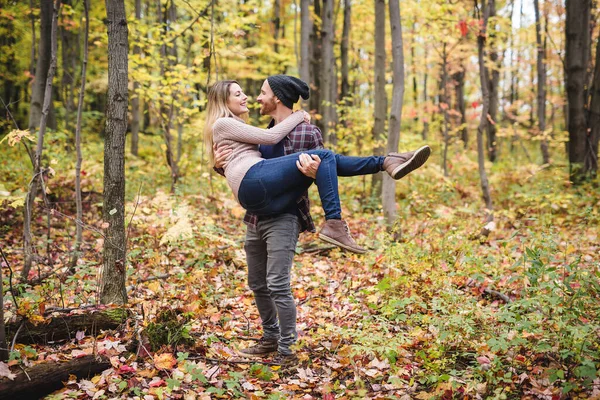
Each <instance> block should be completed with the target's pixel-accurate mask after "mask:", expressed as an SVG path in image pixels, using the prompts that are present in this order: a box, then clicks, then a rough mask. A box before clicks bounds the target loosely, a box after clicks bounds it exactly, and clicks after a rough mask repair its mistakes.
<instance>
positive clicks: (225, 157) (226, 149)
mask: <svg viewBox="0 0 600 400" xmlns="http://www.w3.org/2000/svg"><path fill="white" fill-rule="evenodd" d="M232 152H233V150H232V149H231V147H230V146H227V145H225V144H222V145H220V146H219V145H216V144H214V145H213V153H214V158H215V168H225V165H226V164H227V161H229V157H231V153H232Z"/></svg>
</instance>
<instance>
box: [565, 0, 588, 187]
mask: <svg viewBox="0 0 600 400" xmlns="http://www.w3.org/2000/svg"><path fill="white" fill-rule="evenodd" d="M590 6H591V5H590V1H589V0H567V2H566V15H567V19H566V29H565V31H566V44H565V48H566V57H565V64H566V66H565V69H566V74H565V79H566V87H567V101H568V104H569V124H568V130H569V175H570V179H571V181H573V182H574V183H576V184H578V183H581V182H582V181H584V180H585V179H586V178H587V176H586V172H585V168H584V164H585V154H586V150H587V147H588V146H587V143H586V142H587V139H588V135H587V127H588V125H587V121H586V115H585V105H586V98H585V92H584V91H585V86H586V83H587V82H586V70H587V67H588V63H589V59H588V57H589V49H590V41H591V39H590Z"/></svg>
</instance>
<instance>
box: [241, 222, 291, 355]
mask: <svg viewBox="0 0 600 400" xmlns="http://www.w3.org/2000/svg"><path fill="white" fill-rule="evenodd" d="M299 233H300V222H299V221H298V217H297V216H295V215H292V214H282V215H279V216H277V217H273V218H270V219H267V220H264V221H259V222H258V226H257V227H256V229H254V228H252V227H248V230H247V232H246V243H245V245H244V248H245V250H246V260H247V263H248V286H249V287H250V289H252V291H253V292H254V299H255V301H256V307H257V308H258V313H259V314H260V318H261V319H262V326H263V337H264V338H265V339H278V340H279V346H278V351H279V352H280V353H282V354H291V353H292V351H291V350H290V346H291V345H292V344H294V343H295V342H296V339H297V338H298V335H297V333H296V303H295V302H294V297H293V296H292V289H291V286H290V275H291V269H292V263H293V260H294V254H295V249H296V243H297V242H298V235H299Z"/></svg>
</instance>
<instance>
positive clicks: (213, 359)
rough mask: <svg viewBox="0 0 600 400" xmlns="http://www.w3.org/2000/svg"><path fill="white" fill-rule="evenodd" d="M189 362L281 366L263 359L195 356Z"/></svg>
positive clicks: (189, 358)
mask: <svg viewBox="0 0 600 400" xmlns="http://www.w3.org/2000/svg"><path fill="white" fill-rule="evenodd" d="M187 359H188V360H204V361H210V362H214V363H224V364H263V365H280V364H278V363H274V362H271V361H263V360H261V359H256V360H228V359H225V358H213V357H205V356H193V357H188V358H187Z"/></svg>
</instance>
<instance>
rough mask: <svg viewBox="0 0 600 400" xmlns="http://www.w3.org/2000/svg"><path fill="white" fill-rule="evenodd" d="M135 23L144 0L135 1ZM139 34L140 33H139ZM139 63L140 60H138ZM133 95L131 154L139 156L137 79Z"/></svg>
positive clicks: (138, 50)
mask: <svg viewBox="0 0 600 400" xmlns="http://www.w3.org/2000/svg"><path fill="white" fill-rule="evenodd" d="M135 22H136V24H138V29H139V24H140V23H141V22H142V0H135ZM137 32H139V31H137ZM140 40H141V38H136V41H135V45H134V46H133V55H134V57H140V56H141V54H142V49H141V48H140V46H139V44H138V42H139V41H140ZM137 61H138V62H139V60H137ZM132 94H133V95H132V96H131V154H133V155H134V156H137V155H138V148H139V135H140V82H139V81H138V80H137V79H136V80H134V81H133V93H132Z"/></svg>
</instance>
